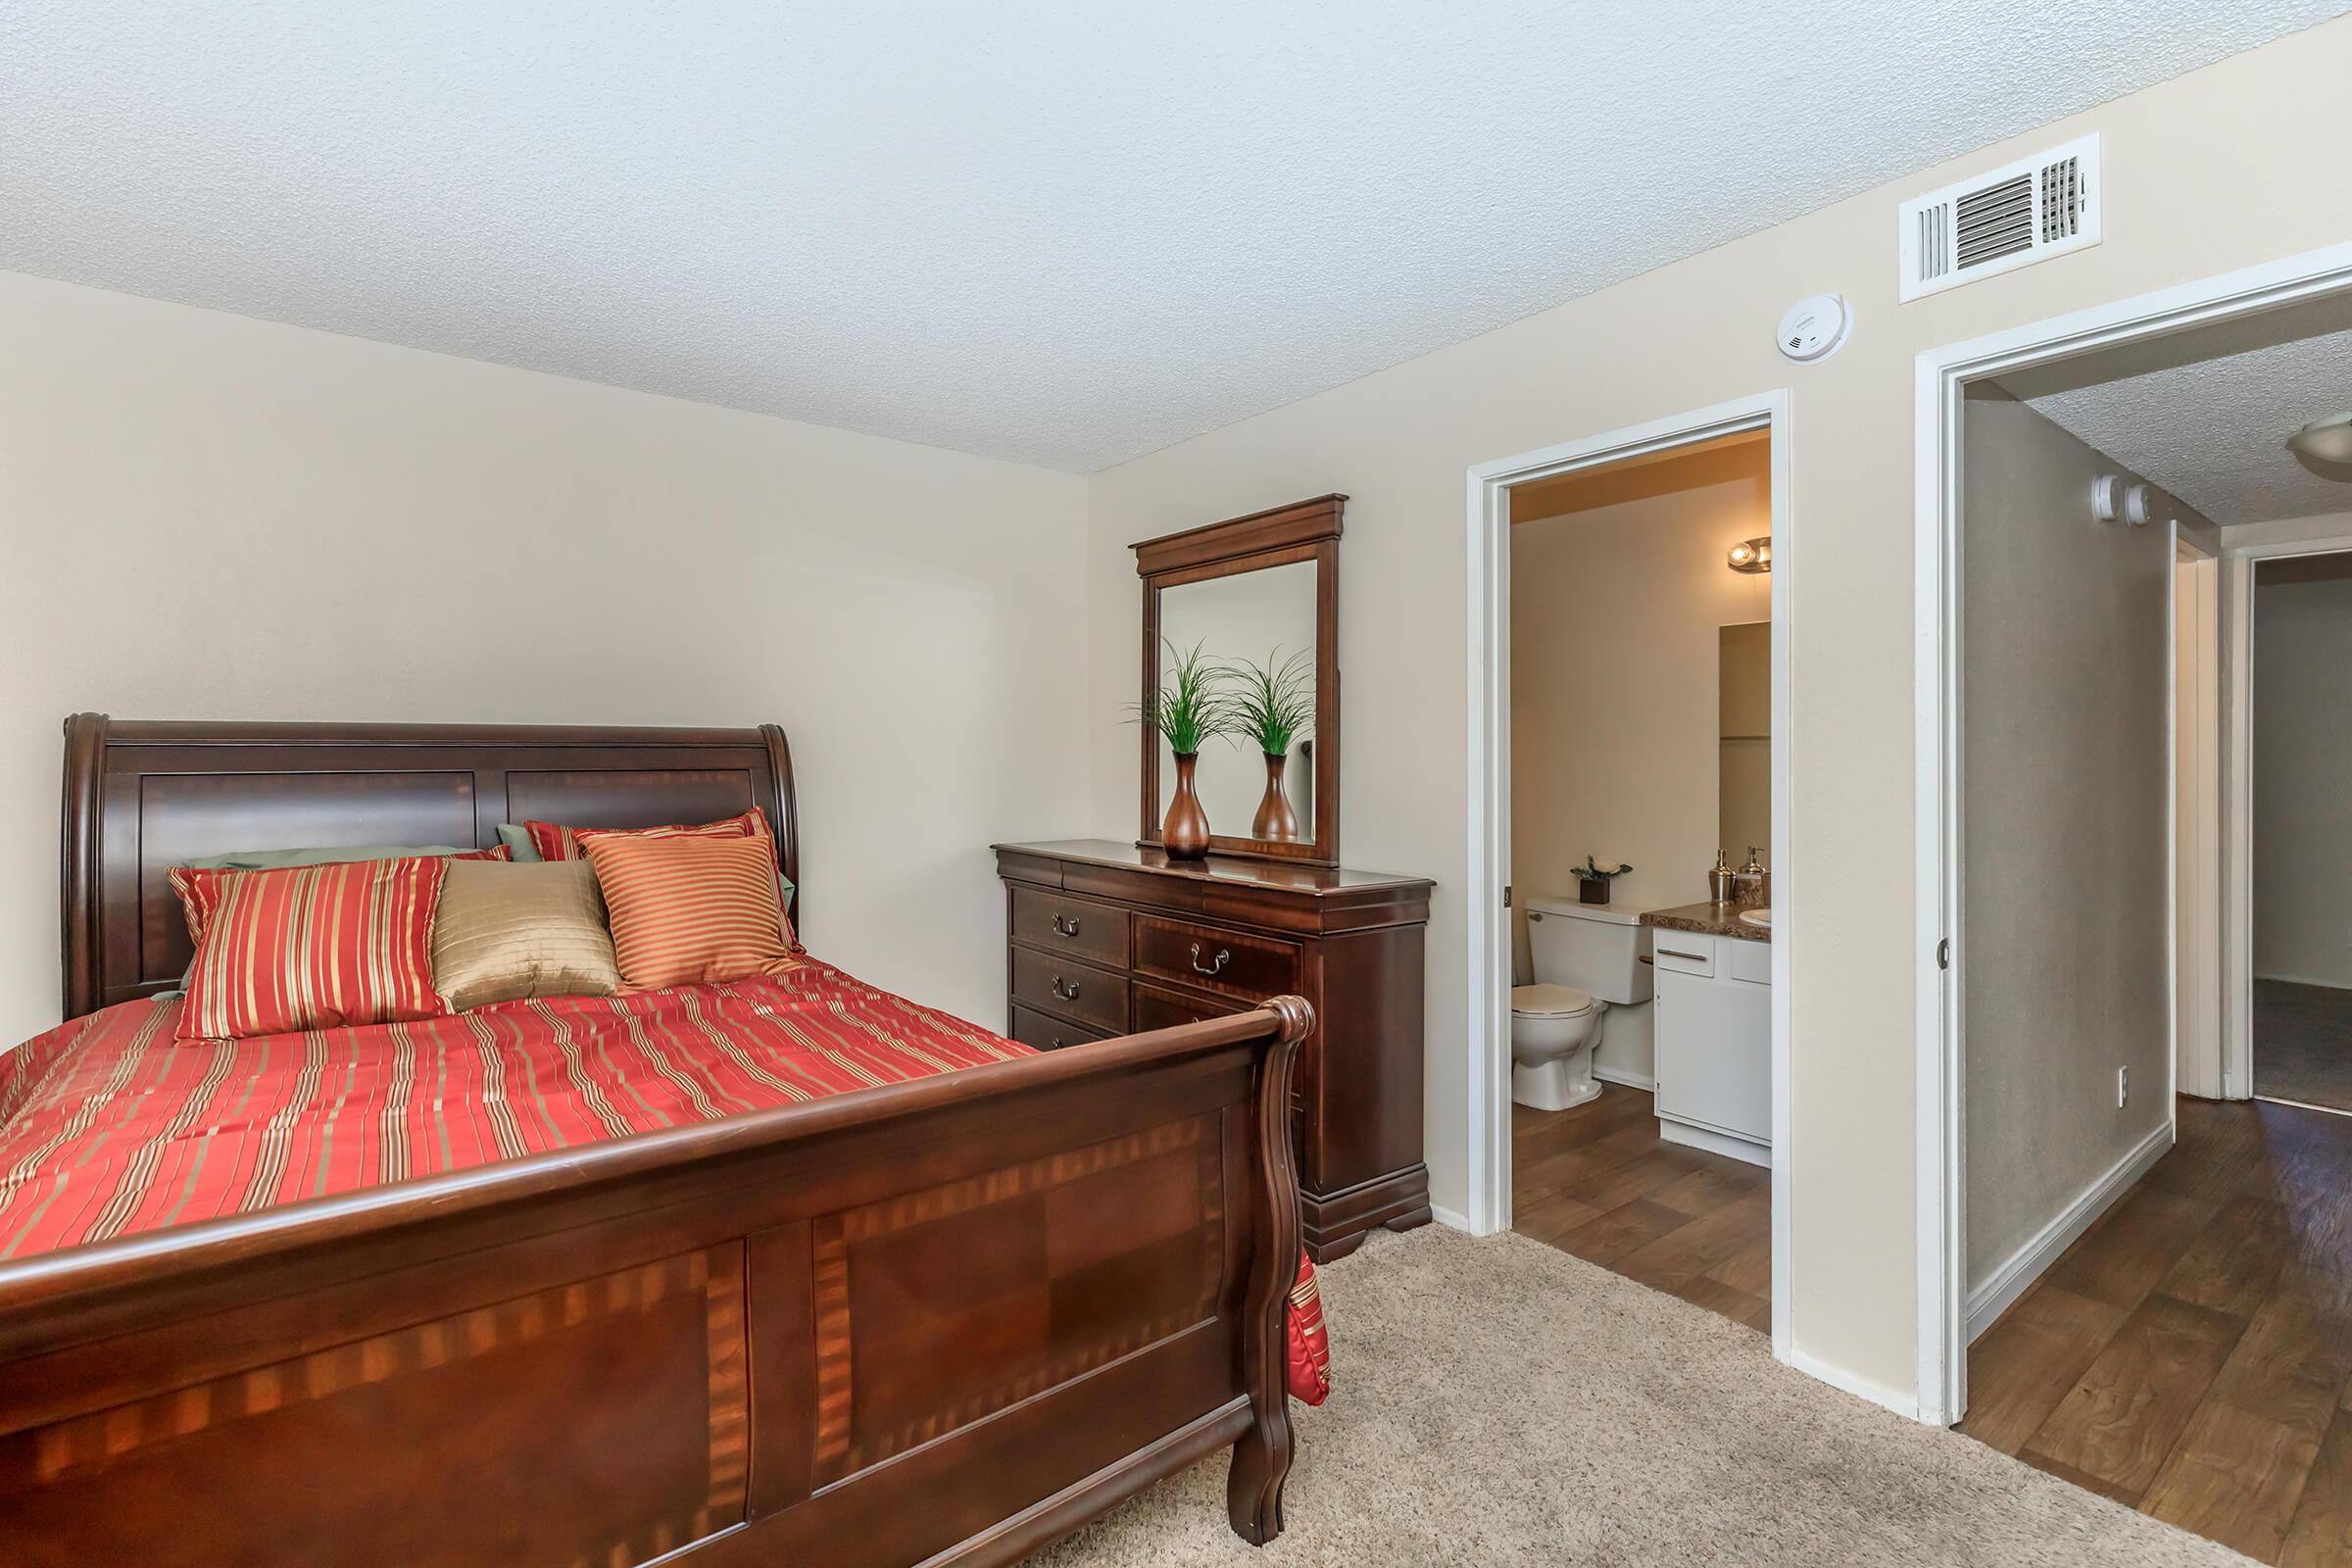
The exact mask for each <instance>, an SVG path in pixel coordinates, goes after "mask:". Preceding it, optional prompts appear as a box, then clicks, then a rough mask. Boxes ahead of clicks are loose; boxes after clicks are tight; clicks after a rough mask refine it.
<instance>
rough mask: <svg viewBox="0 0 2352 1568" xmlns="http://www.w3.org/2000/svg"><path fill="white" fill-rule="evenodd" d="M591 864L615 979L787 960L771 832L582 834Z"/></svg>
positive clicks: (650, 981) (635, 987)
mask: <svg viewBox="0 0 2352 1568" xmlns="http://www.w3.org/2000/svg"><path fill="white" fill-rule="evenodd" d="M580 848H581V849H582V850H583V851H585V852H586V853H587V856H588V863H589V864H590V865H592V866H593V867H595V869H596V880H597V885H598V886H599V887H600V888H602V889H603V890H604V895H605V910H606V912H607V913H608V914H609V915H610V916H611V917H612V921H613V952H614V954H615V955H616V956H618V957H619V959H620V978H621V983H622V984H623V985H625V986H626V987H627V988H628V989H630V990H632V991H654V990H659V989H661V988H662V987H664V986H690V985H715V984H717V983H719V982H720V981H724V980H742V979H746V978H749V977H750V976H752V975H758V974H779V973H781V972H783V971H784V970H785V969H788V968H790V967H791V966H792V961H793V960H792V955H793V953H794V951H795V944H794V942H793V937H792V926H791V924H790V922H788V921H787V920H786V919H785V918H784V906H783V904H782V903H781V902H779V900H778V898H777V893H776V853H775V844H774V841H773V840H771V839H769V838H768V837H767V836H766V835H765V834H761V835H760V836H759V837H757V838H741V837H733V836H730V837H725V838H708V837H701V836H697V835H691V834H679V835H673V836H670V837H667V838H646V837H642V836H638V835H634V834H626V833H600V834H596V835H594V836H593V837H583V838H582V840H581V842H580Z"/></svg>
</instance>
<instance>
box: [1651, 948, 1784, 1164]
mask: <svg viewBox="0 0 2352 1568" xmlns="http://www.w3.org/2000/svg"><path fill="white" fill-rule="evenodd" d="M1740 913H1741V911H1740V910H1739V909H1737V908H1733V907H1727V906H1723V905H1715V904H1692V905H1685V906H1683V907H1679V908H1672V909H1652V910H1649V911H1647V912H1646V913H1644V914H1643V915H1642V924H1643V925H1645V926H1648V927H1650V928H1651V930H1650V961H1651V963H1652V964H1653V966H1654V967H1655V968H1656V970H1657V989H1656V1003H1655V1013H1654V1019H1653V1022H1654V1028H1655V1040H1656V1050H1657V1066H1656V1069H1655V1072H1656V1078H1657V1097H1656V1105H1657V1114H1658V1134H1659V1136H1660V1137H1662V1138H1664V1139H1665V1140H1667V1141H1668V1142H1669V1143H1677V1144H1685V1145H1688V1146H1690V1147H1691V1148H1693V1149H1704V1150H1708V1151H1711V1152H1715V1153H1718V1154H1729V1155H1731V1156H1732V1157H1733V1158H1734V1159H1743V1160H1746V1161H1747V1162H1748V1163H1750V1164H1753V1165H1769V1164H1771V1163H1772V931H1771V928H1770V927H1769V926H1765V925H1758V924H1756V923H1755V922H1753V921H1751V920H1743V919H1741V918H1740Z"/></svg>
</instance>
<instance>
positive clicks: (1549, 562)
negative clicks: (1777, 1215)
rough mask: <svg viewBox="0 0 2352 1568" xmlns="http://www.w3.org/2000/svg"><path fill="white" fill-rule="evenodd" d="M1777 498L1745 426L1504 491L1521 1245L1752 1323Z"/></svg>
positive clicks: (1767, 1249) (1766, 1221)
mask: <svg viewBox="0 0 2352 1568" xmlns="http://www.w3.org/2000/svg"><path fill="white" fill-rule="evenodd" d="M1771 497H1772V463H1771V447H1770V441H1769V436H1768V433H1767V432H1766V431H1765V430H1762V429H1758V430H1752V431H1743V432H1740V433H1738V434H1734V435H1730V436H1724V437H1717V438H1714V439H1710V440H1705V441H1700V442H1696V443H1693V444H1691V445H1686V446H1681V447H1676V448H1672V449H1670V450H1668V451H1666V452H1664V453H1658V454H1645V455H1643V456H1641V457H1636V458H1630V459H1626V460H1623V461H1620V462H1616V463H1611V464H1607V465H1605V466H1593V467H1587V468H1582V469H1578V470H1576V471H1573V472H1570V473H1567V474H1563V475H1560V476H1559V477H1556V478H1549V479H1543V480H1537V481H1533V482H1530V483H1528V484H1524V485H1521V486H1518V487H1516V488H1514V489H1513V490H1512V491H1511V494H1510V503H1511V515H1510V520H1511V527H1510V554H1509V563H1510V564H1509V572H1510V687H1509V690H1510V727H1511V729H1510V757H1511V806H1510V822H1511V838H1510V881H1511V886H1512V894H1511V907H1512V921H1511V929H1512V941H1513V954H1512V978H1513V989H1512V994H1511V1032H1512V1058H1513V1060H1512V1072H1511V1092H1512V1093H1511V1098H1512V1102H1513V1103H1512V1105H1511V1127H1512V1139H1511V1144H1512V1184H1511V1186H1512V1207H1513V1229H1515V1230H1517V1231H1519V1232H1520V1233H1522V1234H1524V1235H1527V1236H1530V1237H1533V1238H1534V1239H1536V1240H1538V1241H1542V1242H1544V1243H1546V1244H1548V1245H1551V1246H1555V1247H1559V1248H1561V1249H1562V1250H1566V1251H1569V1252H1572V1253H1575V1254H1576V1255H1578V1256H1581V1257H1583V1258H1585V1259H1586V1260H1588V1261H1590V1262H1593V1263H1595V1264H1597V1265H1599V1266H1601V1267H1605V1268H1609V1269H1611V1270H1613V1271H1615V1272H1617V1273H1620V1274H1624V1275H1626V1276H1628V1277H1630V1278H1634V1279H1637V1280H1640V1281H1642V1283H1644V1284H1648V1285H1651V1286H1653V1287H1654V1288H1656V1289H1660V1290H1663V1291H1666V1292H1668V1293H1670V1294H1673V1295H1676V1296H1679V1297H1682V1298H1683V1299H1686V1300H1690V1301H1692V1302H1694V1303H1695V1304H1697V1305H1700V1306H1703V1307H1706V1308H1708V1309H1710V1310H1713V1311H1716V1312H1718V1313H1720V1314H1722V1315H1724V1316H1726V1317H1730V1318H1732V1319H1734V1320H1736V1321H1739V1322H1742V1323H1745V1324H1748V1325H1750V1326H1752V1327H1755V1328H1758V1329H1764V1330H1767V1331H1768V1330H1769V1327H1770V1317H1771V1295H1772V1279H1771V1229H1772V1213H1771V1203H1772V1193H1771V1185H1772V1184H1771V1162H1772V1150H1771V1142H1770V1140H1771V1128H1772V1090H1773V1085H1772V1066H1771V1061H1772V1052H1771V1031H1772V1023H1771V1019H1772V974H1773V962H1772V956H1773V955H1772V928H1771V919H1772V911H1771V891H1770V883H1771V871H1770V867H1771V865H1772V858H1773V845H1772V842H1771V823H1772V796H1771V789H1772V767H1771V761H1772V743H1771V736H1772V716H1773V715H1772V706H1773V682H1772V624H1771V615H1772V588H1771V585H1772V577H1771V559H1772V552H1771V533H1772V506H1771ZM1620 867H1623V868H1624V869H1620Z"/></svg>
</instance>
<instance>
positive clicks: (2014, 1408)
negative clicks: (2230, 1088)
mask: <svg viewBox="0 0 2352 1568" xmlns="http://www.w3.org/2000/svg"><path fill="white" fill-rule="evenodd" d="M2179 1132H2180V1142H2179V1143H2178V1145H2177V1146H2176V1147H2175V1148H2174V1150H2173V1152H2171V1153H2170V1154H2168V1155H2166V1156H2165V1158H2164V1159H2163V1160H2162V1161H2161V1162H2160V1163H2158V1165H2157V1166H2156V1168H2155V1169H2154V1170H2152V1171H2150V1172H2149V1173H2148V1175H2147V1176H2146V1178H2145V1179H2143V1180H2142V1181H2141V1182H2140V1183H2139V1185H2138V1186H2137V1187H2135V1188H2133V1189H2132V1190H2131V1193H2130V1194H2129V1195H2127V1196H2126V1198H2125V1199H2124V1200H2123V1201H2121V1202H2120V1203H2118V1204H2117V1205H2116V1206H2115V1207H2114V1208H2112V1209H2110V1210H2109V1211H2108V1213H2107V1215H2106V1216H2105V1218H2103V1219H2102V1220H2101V1221H2100V1223H2099V1224H2098V1225H2097V1226H2096V1227H2095V1228H2093V1229H2092V1230H2091V1232H2090V1233H2089V1234H2088V1235H2086V1236H2084V1237H2083V1238H2082V1240H2081V1241H2079V1242H2077V1243H2076V1244H2075V1245H2074V1246H2073V1247H2072V1248H2070V1249H2068V1250H2067V1251H2066V1253H2065V1255H2064V1256H2062V1257H2061V1258H2059V1260H2058V1261H2057V1262H2056V1263H2055V1264H2053V1265H2052V1266H2051V1267H2050V1269H2049V1271H2048V1272H2047V1273H2046V1274H2044V1275H2043V1276H2042V1278H2041V1279H2040V1281H2039V1282H2038V1283H2036V1284H2035V1285H2034V1289H2033V1290H2031V1291H2029V1292H2028V1293H2027V1294H2026V1295H2025V1296H2024V1297H2023V1298H2021V1299H2019V1300H2018V1302H2017V1304H2016V1305H2015V1306H2013V1307H2011V1308H2010V1309H2009V1311H2008V1312H2007V1313H2006V1314H2004V1315H2003V1316H2002V1318H2001V1319H2000V1321H1999V1322H1997V1323H1995V1324H1994V1325H1993V1326H1992V1327H1991V1328H1990V1329H1989V1330H1987V1331H1986V1332H1985V1336H1984V1337H1983V1338H1982V1339H1980V1340H1979V1341H1978V1342H1977V1344H1976V1346H1975V1347H1974V1348H1973V1349H1972V1350H1971V1352H1970V1355H1969V1410H1968V1418H1967V1420H1966V1421H1964V1422H1963V1423H1962V1424H1961V1427H1960V1430H1961V1431H1962V1432H1965V1433H1967V1434H1969V1435H1970V1436H1972V1437H1975V1438H1977V1439H1978V1440H1980V1441H1981V1442H1984V1443H1986V1444H1989V1445H1990V1446H1993V1447H1995V1448H1998V1449H2000V1450H2001V1451H2002V1452H2004V1453H2013V1454H2015V1455H2016V1456H2017V1457H2019V1458H2021V1459H2023V1460H2025V1461H2026V1462H2027V1463H2029V1464H2032V1465H2034V1466H2035V1467H2036V1468H2038V1469H2041V1470H2045V1471H2048V1472H2049V1473H2051V1474H2053V1475H2056V1476H2059V1477H2061V1478H2063V1479H2065V1480H2068V1481H2071V1482H2074V1483H2075V1484H2076V1485H2078V1486H2082V1487H2085V1488H2088V1489H2089V1490H2091V1491H2093V1492H2098V1493H2101V1494H2103V1495H2107V1496H2110V1497H2113V1498H2115V1499H2116V1500H2117V1501H2119V1502H2123V1503H2125V1504H2127V1505H2129V1506H2131V1507H2134V1508H2137V1509H2138V1510H2139V1511H2140V1512H2142V1513H2146V1514H2152V1515H2154V1516H2155V1517H2157V1518H2159V1519H2163V1520H2166V1521H2168V1522H2169V1523H2172V1524H2176V1525H2179V1526H2180V1527H2181V1528H2182V1529H2185V1530H2191V1531H2195V1532H2196V1533H2197V1534H2199V1535H2202V1536H2206V1537H2209V1538H2211V1539H2213V1540H2216V1541H2219V1542H2222V1543H2223V1544H2227V1545H2229V1546H2232V1547H2234V1548H2235V1549H2237V1550H2239V1551H2242V1552H2244V1553H2246V1554H2247V1555H2248V1556H2250V1557H2253V1558H2255V1559H2256V1560H2258V1561H2261V1562H2266V1563H2279V1564H2288V1565H2295V1568H2316V1565H2319V1564H2329V1565H2337V1564H2342V1563H2344V1562H2346V1561H2348V1560H2352V1117H2344V1116H2333V1115H2328V1114H2327V1113H2325V1112H2322V1111H2314V1110H2304V1109H2300V1108H2297V1107H2294V1106H2287V1105H2275V1104H2266V1103H2260V1102H2253V1103H2245V1102H2238V1103H2227V1102H2217V1101H2203V1100H2185V1099H2184V1100H2182V1101H2181V1102H2180V1126H2179Z"/></svg>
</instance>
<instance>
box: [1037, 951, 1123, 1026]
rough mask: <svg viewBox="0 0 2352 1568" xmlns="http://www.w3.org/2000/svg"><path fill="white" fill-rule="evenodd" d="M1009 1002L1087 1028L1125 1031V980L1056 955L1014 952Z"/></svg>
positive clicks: (1117, 975) (1116, 975) (1121, 976)
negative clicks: (1011, 1001) (1032, 1008)
mask: <svg viewBox="0 0 2352 1568" xmlns="http://www.w3.org/2000/svg"><path fill="white" fill-rule="evenodd" d="M1012 1000H1013V1001H1014V1002H1016V1003H1018V1004H1019V1005H1022V1006H1024V1007H1034V1008H1036V1009H1037V1010H1038V1011H1040V1012H1046V1013H1051V1014H1053V1015H1054V1017H1056V1018H1066V1019H1068V1020H1069V1021H1070V1022H1072V1023H1080V1024H1085V1025H1086V1026H1087V1027H1088V1028H1090V1029H1101V1030H1103V1032H1105V1033H1107V1034H1114V1035H1119V1034H1125V1033H1126V1032H1127V977H1126V976H1125V975H1123V974H1113V973H1111V972H1110V971H1109V970H1107V969H1098V968H1096V967H1095V966H1094V965H1092V964H1087V963H1074V962H1072V961H1071V960H1070V959H1068V958H1064V957H1062V956H1060V955H1058V954H1053V953H1032V952H1031V951H1030V950H1029V949H1027V948H1015V949H1013V950H1012Z"/></svg>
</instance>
